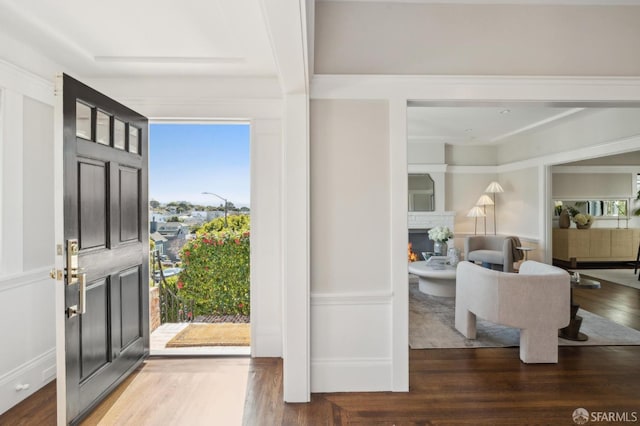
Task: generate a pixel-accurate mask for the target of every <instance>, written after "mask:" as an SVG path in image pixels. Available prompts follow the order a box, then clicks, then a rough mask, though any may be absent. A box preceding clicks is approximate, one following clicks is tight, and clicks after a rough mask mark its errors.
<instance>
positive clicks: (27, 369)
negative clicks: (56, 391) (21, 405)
mask: <svg viewBox="0 0 640 426" xmlns="http://www.w3.org/2000/svg"><path fill="white" fill-rule="evenodd" d="M55 365H56V348H55V347H53V348H51V349H49V350H47V351H45V352H43V353H41V354H40V355H38V356H36V357H34V358H32V359H30V360H29V361H27V362H25V363H23V364H22V365H20V366H18V367H16V368H14V369H13V370H11V371H9V372H7V373H5V374H3V375H2V376H0V414H2V413H3V412H5V411H6V410H8V409H9V408H11V407H13V406H14V405H16V404H17V403H18V402H20V401H22V400H24V399H25V398H27V397H29V395H31V394H33V393H34V392H36V391H37V390H38V389H40V388H42V387H43V386H44V385H46V384H47V383H49V382H50V381H51V380H53V379H54V378H55V375H56V374H55V373H56V372H55ZM17 385H29V387H28V388H27V389H23V390H21V391H17V390H16V386H17Z"/></svg>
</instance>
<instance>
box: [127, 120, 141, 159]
mask: <svg viewBox="0 0 640 426" xmlns="http://www.w3.org/2000/svg"><path fill="white" fill-rule="evenodd" d="M129 152H132V153H134V154H139V153H140V131H139V130H138V128H137V127H133V126H131V125H130V126H129Z"/></svg>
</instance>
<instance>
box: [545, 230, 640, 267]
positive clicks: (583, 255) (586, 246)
mask: <svg viewBox="0 0 640 426" xmlns="http://www.w3.org/2000/svg"><path fill="white" fill-rule="evenodd" d="M552 242H553V258H554V259H559V260H564V261H566V262H571V265H572V267H575V266H576V263H577V262H628V261H635V260H636V256H637V254H638V244H640V229H608V228H591V229H576V228H568V229H561V228H554V229H553V241H552Z"/></svg>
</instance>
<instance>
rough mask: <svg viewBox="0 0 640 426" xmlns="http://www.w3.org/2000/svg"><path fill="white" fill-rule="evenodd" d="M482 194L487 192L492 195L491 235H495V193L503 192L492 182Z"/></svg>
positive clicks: (497, 184) (496, 183)
mask: <svg viewBox="0 0 640 426" xmlns="http://www.w3.org/2000/svg"><path fill="white" fill-rule="evenodd" d="M484 192H488V193H490V194H491V195H493V205H494V206H493V235H496V231H497V229H496V216H497V215H498V205H497V204H496V192H504V189H502V187H501V186H500V184H499V183H498V182H496V181H493V182H491V183H490V184H489V186H487V189H485V190H484Z"/></svg>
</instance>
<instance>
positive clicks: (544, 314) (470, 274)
mask: <svg viewBox="0 0 640 426" xmlns="http://www.w3.org/2000/svg"><path fill="white" fill-rule="evenodd" d="M570 279H571V278H570V276H569V273H568V272H567V271H565V270H563V269H560V268H556V267H555V266H551V265H547V264H544V263H539V262H535V261H532V260H528V261H525V262H523V263H522V265H520V272H519V273H517V274H514V273H506V272H500V271H494V270H491V269H487V268H483V267H481V266H478V265H475V264H473V263H471V262H460V263H459V264H458V268H457V276H456V319H455V325H456V329H457V330H458V331H459V332H460V333H462V334H463V335H464V336H465V337H467V338H469V339H475V338H476V331H477V330H476V316H479V317H480V318H483V319H485V320H487V321H491V322H493V323H497V324H502V325H506V326H509V327H516V328H519V329H520V359H521V360H522V361H523V362H525V363H557V362H558V329H560V328H562V327H565V326H566V325H567V324H569V316H570V308H569V303H570V295H571V283H570Z"/></svg>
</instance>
